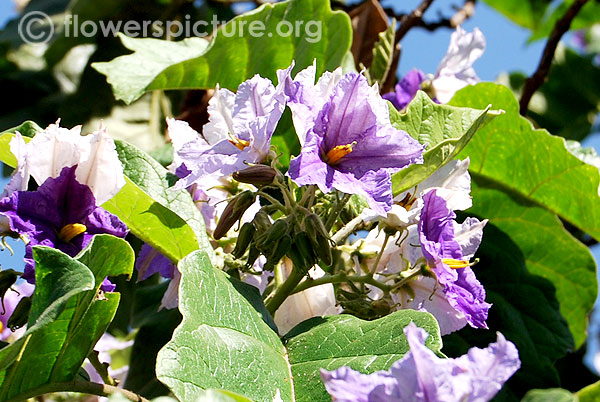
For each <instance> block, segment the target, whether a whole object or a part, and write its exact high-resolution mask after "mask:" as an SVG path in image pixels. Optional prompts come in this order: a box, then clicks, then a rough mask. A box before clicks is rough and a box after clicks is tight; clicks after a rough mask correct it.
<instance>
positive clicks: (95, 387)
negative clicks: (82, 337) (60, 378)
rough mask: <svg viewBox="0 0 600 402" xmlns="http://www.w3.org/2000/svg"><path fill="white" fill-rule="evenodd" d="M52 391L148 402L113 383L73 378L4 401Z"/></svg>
mask: <svg viewBox="0 0 600 402" xmlns="http://www.w3.org/2000/svg"><path fill="white" fill-rule="evenodd" d="M53 392H79V393H82V394H90V395H98V396H110V395H113V394H121V395H122V396H124V397H125V398H127V399H128V400H130V401H135V402H149V401H148V400H147V399H146V398H144V397H143V396H141V395H138V394H136V393H134V392H131V391H128V390H126V389H121V388H117V387H115V386H114V385H107V384H98V383H95V382H89V381H80V380H73V381H68V382H55V383H51V384H46V385H42V386H41V387H37V388H33V389H31V390H28V391H26V392H24V393H22V394H18V395H16V396H14V397H13V398H10V399H8V400H7V401H6V402H18V401H24V400H26V399H29V398H32V397H34V396H38V395H43V394H49V393H53Z"/></svg>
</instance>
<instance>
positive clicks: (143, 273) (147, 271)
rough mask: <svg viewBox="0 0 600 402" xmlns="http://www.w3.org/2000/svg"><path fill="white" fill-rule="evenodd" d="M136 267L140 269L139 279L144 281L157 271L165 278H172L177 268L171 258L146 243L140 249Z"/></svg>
mask: <svg viewBox="0 0 600 402" xmlns="http://www.w3.org/2000/svg"><path fill="white" fill-rule="evenodd" d="M135 268H136V269H137V270H138V275H139V278H138V281H143V280H144V279H147V278H149V277H151V276H152V275H154V274H155V273H157V272H158V273H159V274H160V276H162V277H163V278H168V279H171V278H173V272H174V271H175V270H176V269H177V268H176V267H175V265H174V264H173V263H172V262H171V260H169V259H168V258H167V257H165V256H164V255H162V254H161V253H160V252H159V251H158V250H156V249H154V248H153V247H152V246H150V245H149V244H146V243H144V245H143V246H142V248H141V249H140V254H139V255H138V258H137V260H136V261H135Z"/></svg>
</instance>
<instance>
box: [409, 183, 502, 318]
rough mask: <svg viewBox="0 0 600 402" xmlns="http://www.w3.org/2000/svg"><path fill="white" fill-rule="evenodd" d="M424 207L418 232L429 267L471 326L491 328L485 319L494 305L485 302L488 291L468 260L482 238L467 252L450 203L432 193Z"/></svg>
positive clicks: (426, 196) (449, 300) (429, 193)
mask: <svg viewBox="0 0 600 402" xmlns="http://www.w3.org/2000/svg"><path fill="white" fill-rule="evenodd" d="M423 204H424V205H423V210H422V211H421V219H420V221H419V225H418V231H419V240H420V243H421V249H422V251H423V255H424V256H425V259H426V260H427V264H428V266H429V267H430V268H431V270H432V271H433V272H434V273H435V275H436V277H437V280H438V282H439V283H440V284H441V285H442V286H443V287H444V293H445V295H446V297H447V299H448V302H449V303H450V305H451V306H452V307H453V308H454V309H455V310H457V311H459V312H461V313H463V314H464V315H465V318H466V319H467V322H468V323H469V325H471V326H472V327H475V328H487V324H486V323H485V320H486V319H487V315H488V310H489V308H490V307H491V304H489V303H486V302H485V289H484V288H483V286H481V283H479V281H478V280H477V279H476V278H475V274H474V273H473V270H472V269H471V268H470V264H469V261H468V260H469V258H470V256H469V254H474V253H475V250H477V247H479V242H480V241H481V238H479V237H478V238H476V239H475V238H474V239H472V241H471V242H466V243H465V244H464V246H463V247H464V248H465V249H464V250H463V248H461V245H460V244H459V242H458V241H457V239H456V237H455V235H454V224H455V221H454V218H456V214H455V213H454V211H452V210H450V209H448V206H447V205H446V200H444V199H443V198H442V197H440V196H438V195H437V194H436V190H432V191H429V192H428V193H427V194H425V195H424V196H423ZM467 256H468V257H469V258H467Z"/></svg>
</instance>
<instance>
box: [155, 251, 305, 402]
mask: <svg viewBox="0 0 600 402" xmlns="http://www.w3.org/2000/svg"><path fill="white" fill-rule="evenodd" d="M179 270H180V272H181V275H182V279H181V284H180V288H179V301H180V302H179V309H180V311H181V313H182V314H183V322H182V324H181V325H180V326H179V327H178V328H177V329H176V330H175V332H174V334H173V339H172V340H171V342H169V343H168V344H167V345H166V346H165V347H164V348H163V349H162V350H161V351H160V352H159V354H158V363H157V367H156V373H157V376H158V379H159V380H161V381H162V382H164V383H165V384H167V386H169V388H171V390H172V391H173V393H174V394H175V396H177V398H179V399H180V400H182V401H193V400H196V398H198V397H199V396H200V395H201V393H202V391H203V390H205V389H209V388H219V389H225V390H228V391H232V392H236V393H239V394H243V395H245V396H247V397H249V398H251V399H253V400H256V401H269V402H271V401H272V400H273V398H274V397H275V395H276V394H277V392H280V393H281V397H282V398H283V400H284V401H291V400H292V395H293V390H292V378H291V373H290V371H289V365H288V363H287V359H286V355H285V348H284V347H283V344H282V343H281V341H280V340H279V337H278V336H277V334H276V333H275V331H273V330H272V329H271V328H270V327H269V325H267V324H266V323H265V321H263V319H262V316H261V314H259V313H258V312H257V311H256V310H255V308H254V307H253V306H252V305H251V304H250V302H248V301H247V300H246V299H245V298H244V297H242V295H241V294H240V293H238V291H237V290H236V289H235V288H234V286H233V285H232V283H231V282H230V279H229V278H228V277H227V276H226V274H224V273H223V272H221V271H218V270H216V269H214V268H213V267H212V266H211V264H210V261H209V259H208V257H207V255H206V254H205V253H203V252H201V251H196V252H195V253H193V254H191V255H189V256H187V257H186V258H184V259H183V260H181V262H180V263H179ZM231 281H234V280H233V279H231ZM239 285H240V286H243V284H241V283H240V284H239ZM246 286H249V285H246ZM232 312H235V313H234V314H232Z"/></svg>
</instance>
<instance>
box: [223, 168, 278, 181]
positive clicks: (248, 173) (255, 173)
mask: <svg viewBox="0 0 600 402" xmlns="http://www.w3.org/2000/svg"><path fill="white" fill-rule="evenodd" d="M275 176H277V171H276V170H275V169H273V168H271V167H270V166H266V165H254V166H250V167H248V168H246V169H243V170H238V171H237V172H234V173H233V179H234V180H236V181H239V182H240V183H249V184H254V185H255V186H265V185H268V184H271V183H273V179H275Z"/></svg>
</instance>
